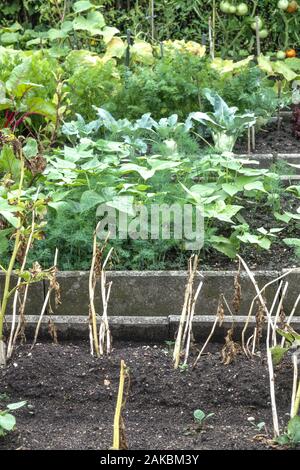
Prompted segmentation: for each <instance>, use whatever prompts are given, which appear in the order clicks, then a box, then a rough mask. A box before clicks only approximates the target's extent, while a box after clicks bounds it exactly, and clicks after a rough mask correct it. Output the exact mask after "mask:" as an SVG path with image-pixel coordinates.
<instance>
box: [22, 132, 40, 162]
mask: <svg viewBox="0 0 300 470" xmlns="http://www.w3.org/2000/svg"><path fill="white" fill-rule="evenodd" d="M23 152H24V155H25V157H26V158H28V159H30V158H32V157H35V156H36V155H37V153H38V144H37V141H36V140H35V139H33V138H32V137H28V139H27V140H26V145H25V146H24V147H23Z"/></svg>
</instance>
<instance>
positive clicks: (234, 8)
mask: <svg viewBox="0 0 300 470" xmlns="http://www.w3.org/2000/svg"><path fill="white" fill-rule="evenodd" d="M228 13H230V14H231V15H234V14H235V13H236V7H235V6H234V5H229V12H228Z"/></svg>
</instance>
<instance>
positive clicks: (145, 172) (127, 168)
mask: <svg viewBox="0 0 300 470" xmlns="http://www.w3.org/2000/svg"><path fill="white" fill-rule="evenodd" d="M120 170H121V172H122V173H131V172H133V171H134V172H137V173H139V175H141V177H142V178H143V179H144V180H145V181H146V180H148V179H149V178H152V176H154V175H155V170H154V169H152V170H149V169H148V168H144V167H142V166H140V165H136V164H135V163H124V164H123V165H122V166H121V168H120Z"/></svg>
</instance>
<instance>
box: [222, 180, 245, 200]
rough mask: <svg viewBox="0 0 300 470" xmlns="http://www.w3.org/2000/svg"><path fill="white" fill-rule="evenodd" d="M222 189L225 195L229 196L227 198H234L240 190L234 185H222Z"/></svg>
mask: <svg viewBox="0 0 300 470" xmlns="http://www.w3.org/2000/svg"><path fill="white" fill-rule="evenodd" d="M222 189H223V191H225V193H227V194H229V196H231V197H232V196H234V195H235V194H237V193H238V192H239V191H240V190H241V189H240V186H239V185H236V184H234V183H224V184H222Z"/></svg>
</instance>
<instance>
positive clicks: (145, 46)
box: [130, 40, 154, 65]
mask: <svg viewBox="0 0 300 470" xmlns="http://www.w3.org/2000/svg"><path fill="white" fill-rule="evenodd" d="M130 53H131V56H132V59H133V60H134V61H136V62H141V63H142V64H145V65H151V64H153V62H154V57H153V49H152V46H151V44H149V43H148V42H146V41H141V40H136V41H135V43H134V44H133V45H132V46H130Z"/></svg>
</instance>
